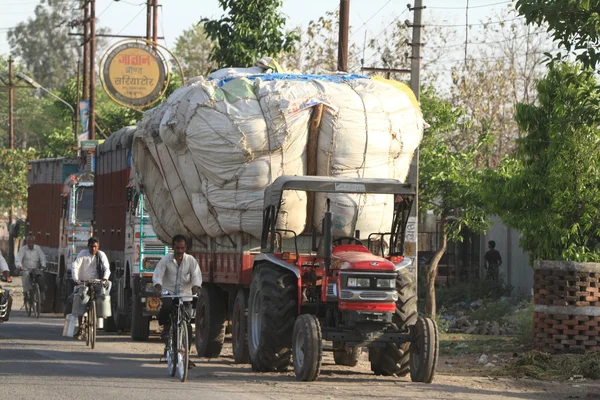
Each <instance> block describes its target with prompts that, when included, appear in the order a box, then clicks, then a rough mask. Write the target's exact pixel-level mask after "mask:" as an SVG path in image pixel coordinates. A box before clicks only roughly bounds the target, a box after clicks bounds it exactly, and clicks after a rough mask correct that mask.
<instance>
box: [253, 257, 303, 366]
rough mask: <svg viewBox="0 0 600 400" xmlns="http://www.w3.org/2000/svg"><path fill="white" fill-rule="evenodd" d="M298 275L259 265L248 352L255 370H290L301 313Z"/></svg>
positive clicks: (254, 285) (256, 272)
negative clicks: (293, 339)
mask: <svg viewBox="0 0 600 400" xmlns="http://www.w3.org/2000/svg"><path fill="white" fill-rule="evenodd" d="M296 286H297V278H296V276H295V275H294V274H292V273H290V272H289V271H287V270H285V269H283V268H281V267H278V266H275V265H270V264H266V265H260V266H258V267H257V268H256V269H255V271H254V273H253V278H252V284H251V286H250V297H249V300H248V351H249V353H250V359H251V361H252V369H253V370H254V371H260V372H271V371H278V372H282V371H287V369H288V368H289V366H290V359H291V356H292V334H293V331H294V323H295V321H296V315H297V313H298V305H297V297H298V291H297V290H298V289H297V287H296Z"/></svg>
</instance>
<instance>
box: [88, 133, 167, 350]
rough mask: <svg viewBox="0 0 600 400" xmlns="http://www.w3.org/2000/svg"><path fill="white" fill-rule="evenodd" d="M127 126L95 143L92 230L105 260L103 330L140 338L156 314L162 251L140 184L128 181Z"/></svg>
mask: <svg viewBox="0 0 600 400" xmlns="http://www.w3.org/2000/svg"><path fill="white" fill-rule="evenodd" d="M132 137H133V129H132V128H123V129H121V130H119V131H118V132H115V133H114V134H113V135H111V137H110V138H109V139H107V140H106V141H105V142H104V143H102V144H101V145H99V146H98V147H97V149H96V174H95V186H96V188H97V190H96V195H95V198H94V235H95V236H96V237H97V238H98V239H99V241H100V247H101V249H102V250H103V251H104V252H105V253H106V255H107V257H108V259H109V261H110V266H111V281H112V282H113V286H112V293H111V301H112V315H113V319H112V321H109V324H108V326H107V329H108V330H119V331H123V332H130V334H131V338H132V339H133V340H146V339H148V336H149V333H150V321H151V319H152V318H153V317H155V316H156V315H158V310H159V306H160V302H159V301H158V300H157V299H155V298H154V289H153V287H152V274H153V272H154V268H155V267H156V264H158V261H159V260H160V259H161V258H162V257H163V256H165V255H166V254H168V252H169V248H168V247H167V246H166V245H164V244H163V243H162V242H161V241H160V240H159V239H158V238H157V236H156V234H155V233H154V231H153V229H152V224H151V222H150V217H149V215H148V212H147V208H146V207H147V205H146V202H145V196H144V193H143V190H141V189H140V188H139V187H136V186H135V185H134V184H133V177H132V168H131V141H132Z"/></svg>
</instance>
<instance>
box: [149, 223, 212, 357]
mask: <svg viewBox="0 0 600 400" xmlns="http://www.w3.org/2000/svg"><path fill="white" fill-rule="evenodd" d="M172 245H173V254H169V255H167V256H164V257H163V258H162V259H161V260H160V261H159V263H158V264H157V265H156V268H155V269H154V274H153V275H152V283H153V284H154V287H155V288H156V293H157V296H159V297H160V295H161V292H162V290H163V289H164V290H168V291H169V292H171V293H173V294H176V295H189V296H190V297H191V295H192V292H194V293H196V294H197V295H200V287H201V286H202V272H200V266H199V265H198V262H197V261H196V259H195V258H194V257H192V256H191V255H189V254H186V253H185V251H186V250H187V243H186V239H185V236H183V235H175V236H174V237H173V240H172ZM184 304H185V307H186V310H187V312H188V313H190V314H191V310H192V304H191V302H190V301H186V302H184ZM172 308H173V299H169V298H165V299H162V306H161V308H160V311H159V313H158V323H159V324H160V325H162V326H163V330H162V334H161V339H163V340H164V341H166V340H167V335H168V332H169V322H170V320H169V314H170V312H171V309H172ZM190 332H191V329H190ZM190 336H191V335H190ZM190 367H194V363H192V362H191V361H190Z"/></svg>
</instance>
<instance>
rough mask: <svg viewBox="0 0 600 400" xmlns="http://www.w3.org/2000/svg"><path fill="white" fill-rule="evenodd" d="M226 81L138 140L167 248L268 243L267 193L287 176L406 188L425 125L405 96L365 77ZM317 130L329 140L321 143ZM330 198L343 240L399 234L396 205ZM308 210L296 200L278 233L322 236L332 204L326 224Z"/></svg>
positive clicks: (144, 125)
mask: <svg viewBox="0 0 600 400" xmlns="http://www.w3.org/2000/svg"><path fill="white" fill-rule="evenodd" d="M217 76H219V78H218V79H208V80H205V79H203V78H196V79H195V80H194V82H193V83H191V84H189V85H188V86H185V87H182V88H180V89H178V90H177V91H175V92H174V93H173V94H172V95H171V96H170V97H169V99H168V100H167V101H166V102H165V103H164V104H162V105H160V106H159V107H157V108H155V109H152V110H150V111H148V112H146V113H145V115H144V118H143V120H142V121H141V122H140V123H139V124H138V127H137V131H136V133H135V138H134V144H133V149H134V152H133V160H134V165H135V171H136V172H135V176H136V179H137V182H138V184H139V185H141V186H143V187H144V190H145V193H146V195H147V201H148V203H149V208H150V212H151V214H152V221H153V225H154V228H155V231H156V232H158V234H159V235H160V236H161V238H162V239H163V240H167V241H169V240H170V238H171V237H172V236H173V235H174V234H176V233H184V234H188V235H191V236H194V237H198V238H201V237H203V236H210V237H220V236H223V235H232V234H237V233H241V232H245V233H249V234H251V235H253V236H255V237H260V233H261V229H262V207H263V196H264V189H265V188H266V187H267V186H268V185H269V184H270V183H271V182H273V181H274V180H275V179H276V178H277V177H279V176H281V175H307V174H309V173H310V174H316V175H320V176H334V177H369V178H395V179H399V180H401V181H404V180H405V179H406V176H407V174H408V170H409V167H410V162H411V159H412V155H413V153H414V150H415V149H416V148H417V146H418V145H419V143H420V141H421V138H422V133H423V128H424V125H425V123H424V121H423V118H422V114H421V111H420V108H419V106H418V103H417V101H416V99H415V97H414V95H413V94H412V92H411V91H410V89H409V88H408V87H406V86H405V85H403V84H401V83H398V82H394V81H387V80H384V79H369V78H366V77H363V76H356V75H332V76H325V75H295V74H274V73H271V74H258V75H247V76H244V77H235V78H232V77H229V76H228V75H226V74H223V73H221V74H217ZM321 105H322V108H320V106H321ZM318 107H319V109H320V110H321V109H322V114H321V117H320V118H319V120H318V121H315V120H311V117H314V116H313V113H318V111H316V110H317V108H318ZM313 119H314V118H313ZM311 122H312V123H313V125H315V123H316V125H315V126H318V130H312V131H311V134H310V135H309V130H310V125H311ZM311 141H316V146H309V142H311ZM310 149H316V150H310ZM309 151H313V152H316V154H309ZM309 160H316V166H315V165H311V166H310V168H309V166H308V165H307V164H308V162H309ZM328 196H329V198H330V199H331V201H332V211H333V215H334V230H333V234H334V235H348V236H352V235H353V233H354V231H355V230H360V231H361V232H362V233H363V234H365V235H366V234H368V233H372V232H382V231H388V230H389V225H390V220H389V215H392V212H391V208H392V207H393V204H392V202H393V199H392V196H378V195H346V194H336V195H328ZM307 204H308V201H307V196H306V194H305V193H304V192H292V191H289V192H285V193H284V198H283V201H282V206H281V212H280V215H279V219H278V228H279V229H287V230H290V231H294V232H295V233H296V234H300V233H302V232H303V230H304V229H305V227H306V225H307V219H308V218H311V219H312V222H313V223H314V226H315V227H319V226H320V220H321V218H322V214H323V212H324V211H325V195H324V194H323V195H317V196H316V199H315V207H314V215H311V216H307ZM284 236H285V235H284Z"/></svg>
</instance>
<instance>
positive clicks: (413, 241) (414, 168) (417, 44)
mask: <svg viewBox="0 0 600 400" xmlns="http://www.w3.org/2000/svg"><path fill="white" fill-rule="evenodd" d="M424 8H425V7H424V6H423V0H415V5H414V7H412V8H411V7H410V6H409V9H410V11H414V17H413V24H412V28H413V34H412V43H411V47H412V54H411V61H410V70H411V72H410V88H411V89H412V91H413V93H414V94H415V97H416V98H417V100H419V98H420V92H421V46H422V43H421V29H422V28H423V25H422V23H421V13H422V11H423V9H424ZM407 182H408V183H411V184H413V185H415V190H416V193H417V196H416V197H415V202H414V204H413V207H412V209H411V210H410V215H409V217H408V224H407V227H406V234H407V237H406V239H405V243H406V244H407V245H408V246H407V248H406V249H405V254H406V255H407V256H410V257H414V258H415V259H414V268H415V271H414V274H415V278H416V275H417V260H418V257H417V255H418V250H419V246H418V244H419V243H418V237H419V234H418V232H419V207H418V205H419V202H418V199H419V191H418V189H419V149H418V148H417V149H416V150H415V154H414V156H413V159H412V162H411V164H410V171H409V174H408V179H407ZM415 282H416V280H415Z"/></svg>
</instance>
